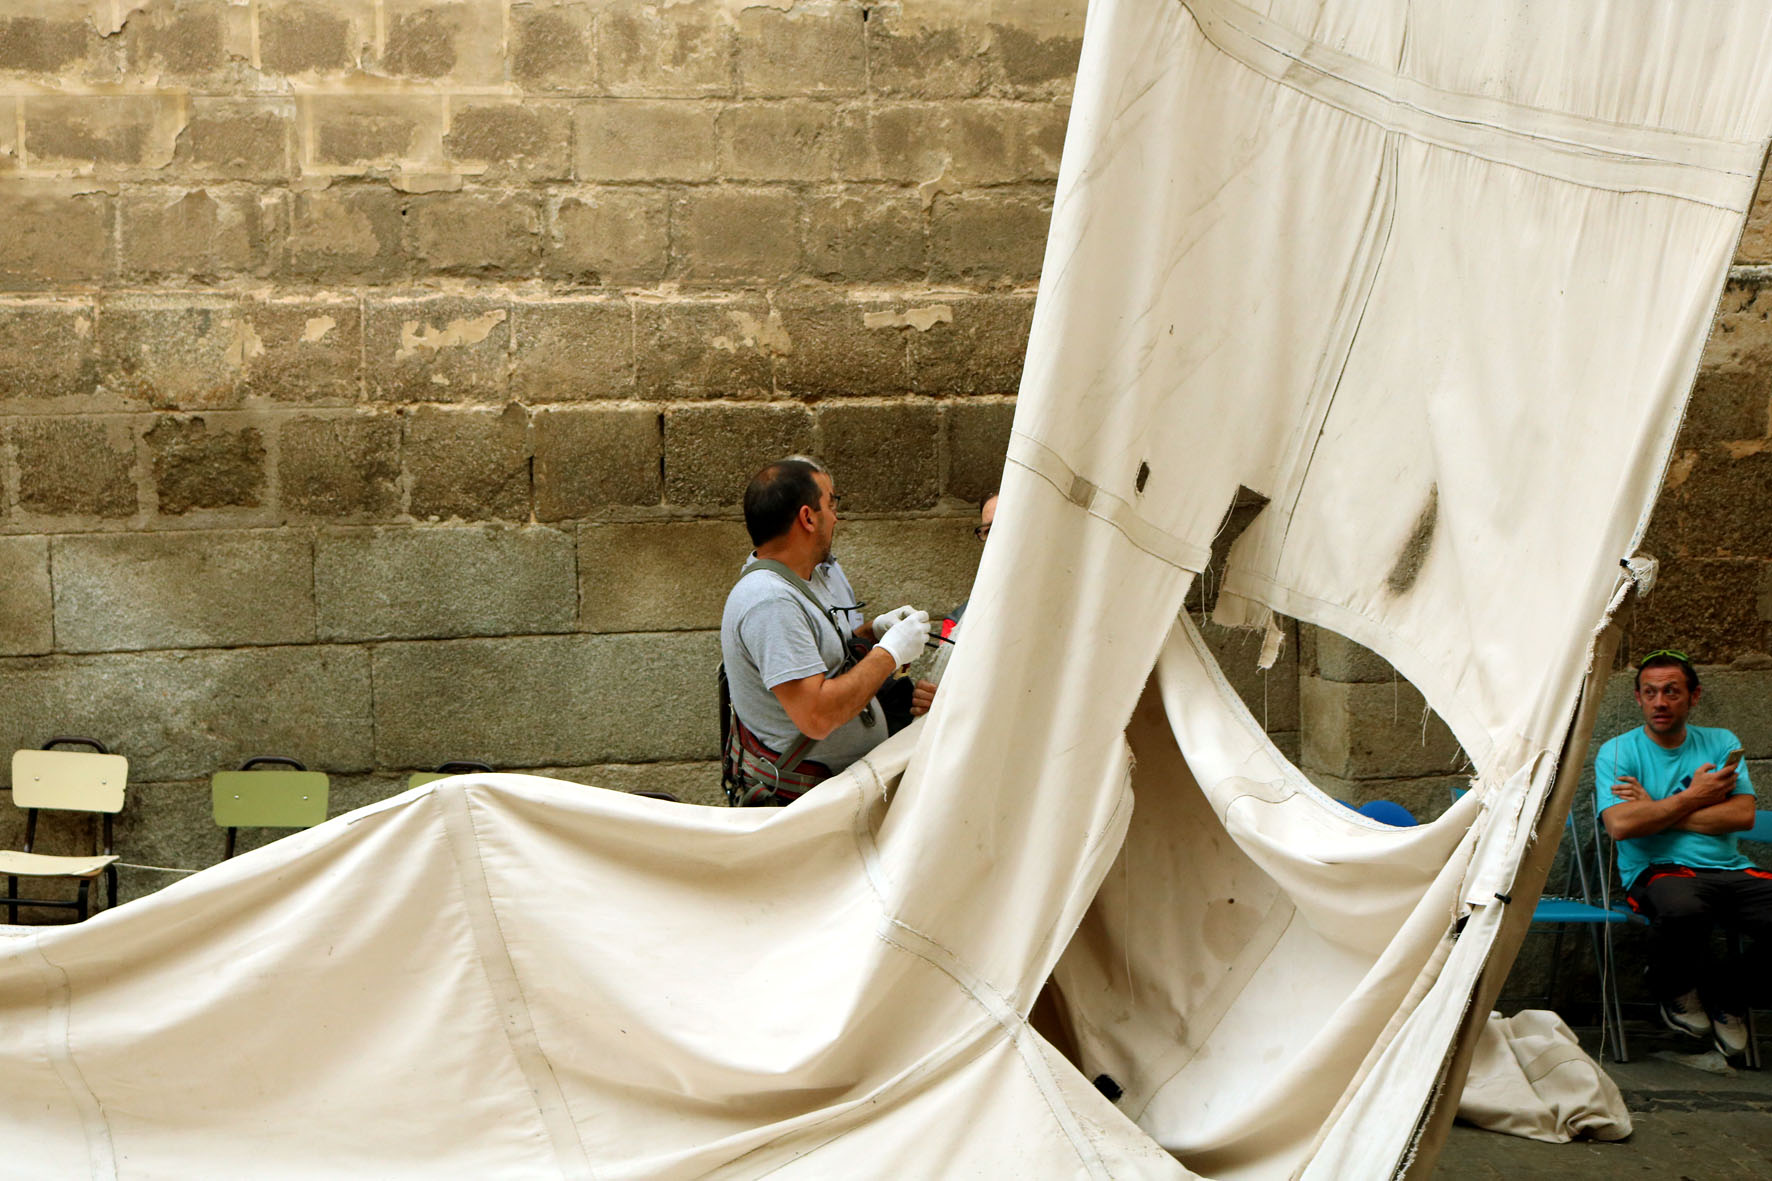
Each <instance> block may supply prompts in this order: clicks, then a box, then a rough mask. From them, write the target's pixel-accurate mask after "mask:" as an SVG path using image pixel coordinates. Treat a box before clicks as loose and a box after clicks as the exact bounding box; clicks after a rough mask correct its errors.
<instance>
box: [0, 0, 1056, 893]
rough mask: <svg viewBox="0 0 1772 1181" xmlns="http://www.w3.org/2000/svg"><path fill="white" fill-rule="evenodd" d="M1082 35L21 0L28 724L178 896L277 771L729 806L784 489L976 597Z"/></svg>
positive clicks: (4, 162)
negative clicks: (828, 470) (817, 485)
mask: <svg viewBox="0 0 1772 1181" xmlns="http://www.w3.org/2000/svg"><path fill="white" fill-rule="evenodd" d="M1081 18H1082V6H1081V4H1080V3H1071V2H1066V0H1058V2H1055V0H1014V2H997V3H976V4H962V3H958V2H955V0H942V2H938V3H931V2H927V0H924V2H919V0H906V2H904V3H865V4H864V3H860V2H857V0H799V2H794V0H768V2H766V3H745V2H743V0H683V2H655V0H586V2H578V0H567V2H556V0H537V2H533V3H522V2H505V0H472V2H467V0H461V2H445V0H254V2H252V3H245V2H241V0H235V2H228V0H161V2H157V3H152V4H139V5H138V4H133V3H114V2H113V0H95V2H90V3H74V2H70V3H63V4H56V5H45V4H42V3H39V2H36V0H0V212H3V214H4V217H3V220H0V238H3V245H4V248H3V249H0V743H3V744H5V745H6V749H11V748H12V747H14V746H19V745H30V744H36V743H38V742H41V741H42V740H43V738H45V737H47V736H48V735H49V734H51V733H56V732H76V733H91V734H94V735H96V736H98V737H101V738H103V739H105V740H106V741H108V742H110V743H111V744H112V745H113V746H114V747H115V748H116V749H118V750H120V751H122V752H124V753H126V754H127V755H128V756H129V757H130V759H131V764H132V781H133V785H134V795H133V799H132V802H131V803H130V805H129V809H128V811H127V812H126V813H125V815H124V817H123V819H122V825H121V829H120V833H121V839H122V842H123V847H124V851H125V853H126V854H127V856H128V859H129V860H131V861H139V862H146V863H154V864H162V865H177V866H187V867H188V866H193V865H201V864H205V863H207V862H208V861H210V860H213V859H214V857H215V856H216V855H217V854H218V853H219V851H220V837H219V834H217V833H216V832H215V830H214V829H213V827H212V826H210V824H209V822H208V819H207V815H208V800H207V794H206V788H205V786H204V777H205V776H206V775H207V774H208V773H209V772H211V771H213V770H216V769H218V768H222V767H227V766H231V765H235V764H237V763H238V762H239V761H240V760H241V759H242V758H244V757H246V756H248V755H250V754H254V753H260V752H275V753H281V754H288V755H292V756H294V757H297V758H300V759H302V760H304V761H306V762H307V763H308V764H309V765H310V766H313V767H315V768H319V769H324V770H327V771H329V772H332V773H334V774H335V775H336V776H338V777H339V778H338V780H337V788H336V795H337V800H336V805H335V810H343V809H344V808H347V807H350V806H354V805H355V804H359V803H362V802H364V801H365V800H367V799H373V798H375V797H377V796H380V795H384V794H386V793H387V792H389V791H391V790H394V789H395V788H397V787H399V786H400V785H401V783H402V781H403V777H404V774H405V773H406V772H408V771H410V770H412V769H415V768H425V767H430V766H433V765H435V764H436V763H438V762H439V761H440V760H443V759H450V758H474V759H481V760H484V761H486V762H489V763H492V764H494V765H496V766H499V767H507V768H521V769H535V768H539V769H548V770H552V771H555V772H556V773H559V774H562V775H564V776H566V777H569V778H574V779H581V780H586V781H594V782H598V783H603V784H607V785H611V786H619V787H627V788H638V787H652V788H666V789H669V790H673V791H676V792H678V793H679V794H682V795H684V796H687V797H689V798H692V799H698V800H711V799H712V798H713V792H714V790H715V780H716V779H717V775H715V774H714V773H713V772H712V769H711V768H712V764H711V763H710V762H709V761H708V760H709V759H710V758H711V757H712V756H713V755H714V753H715V751H714V744H715V735H716V730H715V714H714V700H713V688H712V672H713V666H714V663H715V661H716V659H717V656H716V652H717V642H716V636H715V635H714V633H713V631H712V630H711V629H713V628H714V627H715V626H716V625H717V622H718V615H719V608H720V603H721V601H722V599H723V596H724V592H725V589H726V587H727V586H728V585H729V584H730V580H731V578H732V576H733V574H734V573H735V572H736V568H737V563H738V562H739V560H740V559H741V558H742V555H743V554H744V552H745V551H746V549H747V548H748V544H747V542H746V541H745V539H744V536H743V528H742V525H741V524H740V522H739V520H738V513H737V498H738V494H739V492H740V490H741V488H742V485H743V482H744V480H745V478H746V477H747V476H748V475H749V473H750V472H751V471H752V470H754V469H755V467H756V466H757V465H759V464H760V463H761V462H763V461H764V460H766V459H768V458H771V457H773V456H775V455H777V454H780V453H782V452H785V451H789V450H803V451H812V452H816V453H818V454H820V455H822V456H823V457H824V458H825V459H826V460H827V461H828V462H829V463H830V464H831V465H832V467H833V469H834V471H835V472H836V474H837V478H838V480H839V483H840V486H841V490H842V491H843V493H844V509H845V515H846V517H847V518H848V522H847V524H846V527H845V532H844V533H843V535H842V540H841V547H840V551H839V552H840V553H841V554H842V555H843V557H844V559H845V564H846V566H847V567H848V568H849V570H850V573H851V576H852V577H853V579H854V580H855V582H856V583H857V585H858V587H859V588H860V590H861V593H862V594H863V596H864V597H867V598H869V599H871V600H873V601H874V603H875V604H876V605H880V606H885V605H890V604H887V603H886V600H887V599H889V598H890V599H892V600H893V601H894V602H897V601H901V600H904V599H910V600H912V601H915V602H917V603H919V604H920V605H926V606H928V607H931V608H935V609H938V610H939V609H945V608H946V607H948V606H951V605H952V604H953V603H955V602H957V601H958V600H959V599H961V598H962V597H964V595H965V594H966V592H967V588H968V586H969V584H970V581H971V577H972V573H973V570H974V567H975V564H976V560H977V549H978V546H977V543H976V542H975V541H974V540H973V539H972V537H971V535H970V529H971V526H972V523H973V519H974V516H973V514H974V512H975V508H976V502H977V501H978V500H979V499H980V498H981V497H982V496H983V495H984V494H985V493H986V492H988V491H989V490H990V489H991V488H993V487H994V486H995V484H996V482H997V479H998V473H999V470H1000V467H1001V462H1002V454H1003V449H1004V447H1005V445H1006V440H1007V435H1008V426H1009V419H1010V416H1011V413H1012V408H1013V407H1012V402H1013V394H1014V391H1015V388H1016V385H1017V382H1018V380H1019V373H1020V360H1021V352H1022V348H1023V345H1024V343H1025V337H1026V332H1027V325H1028V320H1029V316H1030V313H1031V310H1032V303H1033V289H1034V285H1035V283H1036V280H1037V278H1038V272H1039V267H1040V260H1041V254H1042V251H1043V248H1044V243H1045V228H1046V219H1047V215H1048V211H1049V208H1050V201H1051V194H1052V184H1053V178H1054V176H1055V175H1056V169H1057V165H1058V158H1059V152H1060V148H1061V146H1062V143H1063V136H1064V126H1065V120H1066V117H1067V106H1068V94H1069V90H1070V84H1071V76H1072V73H1073V71H1074V69H1075V62H1076V56H1077V49H1078V37H1079V35H1080V32H1081ZM5 811H6V812H7V813H11V812H12V809H11V808H10V807H8V808H6V809H5ZM14 819H15V816H7V817H6V818H5V823H6V824H7V825H13V823H14ZM0 831H3V832H4V835H7V836H12V835H15V833H14V832H13V830H12V829H11V828H7V829H5V830H0ZM159 882H160V879H158V878H155V877H153V876H152V875H144V874H142V873H140V872H138V871H132V872H131V874H130V877H129V879H128V881H126V886H128V887H129V888H130V889H141V888H147V887H149V886H152V885H156V884H159Z"/></svg>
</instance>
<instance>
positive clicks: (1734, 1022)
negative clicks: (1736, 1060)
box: [1710, 1013, 1747, 1058]
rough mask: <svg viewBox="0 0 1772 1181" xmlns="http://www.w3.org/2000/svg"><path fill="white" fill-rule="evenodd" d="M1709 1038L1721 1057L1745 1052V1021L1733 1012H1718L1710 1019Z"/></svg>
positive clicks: (1729, 1056) (1731, 1056)
mask: <svg viewBox="0 0 1772 1181" xmlns="http://www.w3.org/2000/svg"><path fill="white" fill-rule="evenodd" d="M1710 1038H1711V1041H1713V1042H1715V1043H1716V1046H1717V1049H1718V1050H1720V1051H1721V1052H1722V1055H1723V1057H1725V1058H1733V1057H1735V1056H1736V1055H1737V1054H1745V1053H1746V1052H1747V1022H1746V1021H1745V1020H1743V1019H1742V1018H1740V1017H1737V1016H1736V1015H1735V1014H1733V1013H1718V1014H1717V1015H1716V1016H1715V1017H1712V1018H1711V1020H1710Z"/></svg>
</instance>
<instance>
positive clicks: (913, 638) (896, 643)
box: [880, 611, 929, 668]
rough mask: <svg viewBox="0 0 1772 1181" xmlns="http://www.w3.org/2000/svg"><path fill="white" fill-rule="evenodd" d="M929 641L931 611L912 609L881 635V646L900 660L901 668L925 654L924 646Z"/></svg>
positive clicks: (893, 657) (896, 659)
mask: <svg viewBox="0 0 1772 1181" xmlns="http://www.w3.org/2000/svg"><path fill="white" fill-rule="evenodd" d="M928 642H929V612H927V611H912V612H911V613H910V614H909V615H907V616H905V617H904V618H903V619H901V620H899V621H898V622H897V623H895V624H893V625H892V627H891V629H890V630H889V631H887V633H886V634H885V635H883V636H881V637H880V647H882V648H884V649H886V651H888V652H890V653H892V659H893V660H895V661H897V662H898V666H899V667H900V668H903V667H904V666H905V665H907V664H909V663H910V662H911V661H913V660H915V659H916V658H917V657H919V656H921V655H923V646H924V645H925V644H927V643H928Z"/></svg>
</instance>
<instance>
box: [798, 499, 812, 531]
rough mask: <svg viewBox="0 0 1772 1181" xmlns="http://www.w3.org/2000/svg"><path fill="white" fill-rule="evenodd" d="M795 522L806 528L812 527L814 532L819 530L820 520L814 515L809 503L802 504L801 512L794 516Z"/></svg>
mask: <svg viewBox="0 0 1772 1181" xmlns="http://www.w3.org/2000/svg"><path fill="white" fill-rule="evenodd" d="M794 524H796V525H799V526H800V527H802V528H804V529H811V530H812V531H813V532H817V531H818V520H817V518H816V517H815V516H814V515H813V512H812V509H811V507H810V506H808V505H804V504H803V505H801V506H800V511H799V513H797V514H796V515H795V516H794Z"/></svg>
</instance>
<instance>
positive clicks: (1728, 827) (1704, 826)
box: [1668, 795, 1754, 836]
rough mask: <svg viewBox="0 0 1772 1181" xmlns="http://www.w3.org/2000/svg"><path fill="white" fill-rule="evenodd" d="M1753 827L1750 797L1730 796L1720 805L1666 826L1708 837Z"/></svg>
mask: <svg viewBox="0 0 1772 1181" xmlns="http://www.w3.org/2000/svg"><path fill="white" fill-rule="evenodd" d="M1753 826H1754V798H1753V797H1752V796H1750V795H1737V796H1730V797H1729V798H1728V799H1726V800H1724V801H1723V802H1722V803H1720V804H1712V805H1710V806H1709V807H1708V808H1699V809H1698V810H1696V811H1694V812H1690V813H1688V814H1687V815H1686V817H1685V818H1684V819H1683V820H1680V821H1679V822H1677V823H1675V824H1670V825H1668V827H1669V828H1675V829H1679V830H1680V831H1681V832H1697V833H1704V834H1706V835H1709V836H1722V835H1724V834H1726V833H1732V832H1746V831H1747V830H1748V829H1750V828H1752V827H1753Z"/></svg>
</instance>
